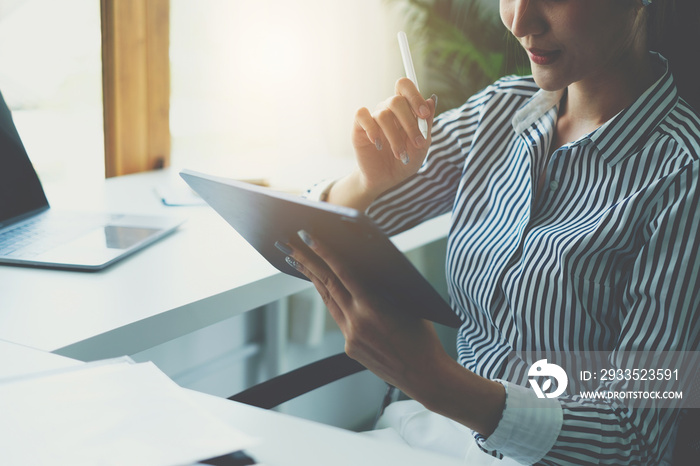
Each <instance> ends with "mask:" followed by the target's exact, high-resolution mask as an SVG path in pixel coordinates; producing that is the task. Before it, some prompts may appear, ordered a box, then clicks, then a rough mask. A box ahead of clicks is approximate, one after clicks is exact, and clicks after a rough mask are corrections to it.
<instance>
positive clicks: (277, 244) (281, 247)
mask: <svg viewBox="0 0 700 466" xmlns="http://www.w3.org/2000/svg"><path fill="white" fill-rule="evenodd" d="M275 247H276V248H277V249H279V250H280V251H282V253H283V254H286V255H288V256H289V255H292V254H294V250H292V248H290V247H289V246H288V245H286V244H284V243H280V242H279V241H275Z"/></svg>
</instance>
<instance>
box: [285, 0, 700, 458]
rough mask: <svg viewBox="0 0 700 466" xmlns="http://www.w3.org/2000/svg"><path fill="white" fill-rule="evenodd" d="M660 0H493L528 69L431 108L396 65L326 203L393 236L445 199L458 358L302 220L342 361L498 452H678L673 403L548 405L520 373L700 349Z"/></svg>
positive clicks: (684, 129)
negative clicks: (540, 363) (362, 213)
mask: <svg viewBox="0 0 700 466" xmlns="http://www.w3.org/2000/svg"><path fill="white" fill-rule="evenodd" d="M655 3H658V5H657V4H651V5H649V2H648V1H647V0H529V1H528V0H501V2H500V13H501V18H502V20H503V23H504V24H505V26H506V27H507V28H508V29H509V30H510V32H511V33H512V34H513V35H514V36H515V37H516V38H517V39H518V41H519V42H520V44H521V45H522V46H523V47H524V48H525V49H526V50H527V52H528V55H529V57H530V61H531V65H532V73H533V77H532V78H518V77H510V78H504V79H502V80H500V81H498V82H496V83H495V84H493V85H492V86H490V87H488V88H487V89H485V90H484V91H482V92H481V93H479V94H477V95H475V96H474V97H473V98H471V99H470V100H469V101H468V102H467V103H466V104H465V105H464V106H462V107H461V108H458V109H455V110H452V111H449V112H446V113H444V114H442V115H441V116H440V118H438V119H436V120H435V121H433V116H434V112H435V103H436V98H431V99H427V100H426V99H423V97H422V96H420V95H419V93H418V92H417V90H416V88H415V86H414V85H413V84H412V83H411V82H410V81H409V80H406V79H401V80H399V81H398V82H397V85H396V95H395V96H393V97H391V98H390V99H388V100H387V101H386V102H384V103H383V104H381V105H380V106H379V107H378V108H377V110H375V111H374V112H370V111H369V110H367V109H361V110H359V111H358V112H357V114H356V119H355V124H354V130H353V145H354V148H355V152H356V157H357V162H358V168H357V170H356V171H355V172H353V173H352V174H350V175H348V176H347V177H345V178H343V179H341V180H338V181H337V182H335V183H334V184H332V185H331V186H330V187H329V188H328V189H327V190H326V191H325V197H326V200H327V201H328V202H332V203H337V204H342V205H346V206H350V207H354V208H357V209H360V210H366V211H367V213H368V215H370V216H371V217H372V218H374V219H375V221H377V222H378V223H379V225H380V226H382V227H383V228H384V229H385V230H386V231H387V232H388V233H390V234H394V233H397V232H399V231H402V230H405V229H407V228H410V227H412V226H414V225H416V224H418V223H419V222H422V221H424V220H426V219H427V218H430V217H433V216H436V215H439V214H442V213H444V212H448V211H451V212H452V227H451V229H450V233H449V237H448V249H447V274H448V283H449V291H450V295H451V298H452V303H453V307H454V309H455V312H456V313H457V314H458V315H459V317H460V318H461V319H462V321H463V325H462V327H461V328H460V331H459V335H458V341H457V347H458V352H459V357H458V361H457V362H455V361H453V360H452V359H450V357H449V356H448V355H447V354H446V353H445V351H444V350H443V348H442V346H441V345H440V343H439V341H438V338H437V337H436V334H435V332H434V330H433V328H432V326H431V325H430V324H428V323H427V322H425V321H423V320H420V319H417V318H411V317H408V316H407V314H406V313H405V312H402V311H404V310H402V309H392V308H391V306H390V305H389V304H388V303H386V302H383V301H382V300H381V298H379V297H377V296H373V295H371V294H369V293H368V292H367V290H364V289H363V288H362V287H361V286H359V285H358V284H357V283H356V281H355V280H354V279H353V277H352V276H348V274H347V273H346V271H345V270H344V269H343V264H342V263H339V262H338V261H337V260H336V259H335V256H334V254H333V252H332V251H329V250H327V249H325V248H324V245H323V244H321V243H319V242H318V241H316V240H315V239H314V238H313V237H312V236H310V235H309V234H308V233H305V232H301V233H300V237H301V239H302V240H303V241H304V242H305V243H306V244H307V245H309V246H310V248H311V249H312V250H313V251H314V252H315V253H316V255H314V254H309V253H308V252H306V251H307V250H306V249H305V248H303V247H301V244H300V243H297V244H296V246H295V245H294V244H293V245H292V246H293V250H294V253H293V254H292V255H291V258H290V259H289V260H290V263H292V264H294V265H295V266H296V267H297V268H298V269H299V270H300V271H301V272H302V273H304V274H305V275H306V276H308V277H309V278H310V279H311V280H312V281H313V283H314V285H315V286H316V288H317V289H318V291H319V293H320V294H321V295H322V296H323V299H324V301H325V302H326V304H327V306H328V309H329V311H330V313H331V314H332V316H333V318H334V319H335V320H336V322H337V323H338V325H339V326H340V328H341V330H342V331H343V333H344V335H345V338H346V352H347V353H348V355H350V356H351V357H352V358H354V359H356V360H358V361H359V362H361V363H362V364H363V365H365V366H366V367H367V368H369V369H370V370H371V371H373V372H374V373H375V374H377V375H378V376H379V377H381V378H382V379H384V380H385V381H387V382H388V383H390V384H392V385H395V386H397V387H398V388H400V389H401V390H402V391H404V392H405V393H406V394H407V395H409V396H410V397H411V398H413V399H414V400H416V401H418V402H419V403H421V404H422V405H424V406H425V407H426V408H427V409H429V410H430V411H433V412H435V413H438V414H440V415H442V416H444V417H447V418H449V419H452V420H454V421H456V422H457V423H459V424H461V425H463V426H467V427H468V428H469V429H471V430H472V431H473V433H474V436H475V438H476V440H477V444H478V445H479V446H480V447H481V448H482V449H483V450H484V451H488V452H490V453H491V454H493V455H495V456H499V455H503V456H505V457H510V458H512V459H514V460H516V461H518V462H520V463H543V464H562V463H577V464H581V463H598V462H600V463H610V464H659V463H664V462H668V461H670V459H671V454H672V451H673V447H674V443H675V435H676V430H677V425H678V422H679V417H680V415H681V411H680V410H678V409H661V408H658V409H657V407H656V405H652V407H651V408H648V407H647V408H645V409H635V408H634V407H632V406H630V405H628V404H627V403H625V402H624V401H600V400H599V401H596V400H583V399H581V397H579V396H576V395H575V394H573V393H574V392H573V391H568V392H566V393H565V394H564V395H562V396H559V397H558V398H547V399H543V400H539V401H540V402H541V403H544V404H545V405H546V408H545V409H521V408H523V407H528V406H530V405H531V404H532V403H534V402H535V401H538V398H537V397H536V395H535V392H534V391H533V390H532V389H531V388H530V387H528V386H526V384H527V377H528V370H529V369H530V368H531V367H532V363H533V362H534V361H533V358H532V357H530V354H529V352H531V351H560V352H564V353H566V354H578V353H580V352H586V351H595V352H605V353H606V354H608V355H609V356H608V362H609V363H610V364H611V365H612V367H618V368H623V369H627V367H623V365H624V364H625V360H624V359H623V357H622V354H623V352H625V351H637V352H644V351H648V352H652V351H653V352H659V351H668V352H670V351H674V352H689V351H697V350H698V342H699V341H700V329H699V328H698V325H699V324H698V308H699V307H700V261H699V260H697V259H698V249H699V248H700V239H699V238H700V236H699V234H700V216H699V215H697V214H696V213H697V212H698V209H699V208H700V189H699V188H698V179H699V178H698V175H699V172H700V160H699V158H700V119H699V118H698V114H697V113H696V112H695V111H694V110H693V109H692V108H691V106H690V105H689V104H688V103H687V102H686V101H685V100H683V99H682V98H680V97H679V95H678V91H677V88H676V85H675V81H674V76H673V74H672V73H671V72H670V71H669V69H668V62H667V61H666V59H664V58H663V57H662V56H661V55H658V54H655V53H650V52H649V50H650V39H649V38H650V37H656V36H654V34H652V32H651V28H652V21H654V20H655V15H657V14H659V11H660V10H661V8H662V7H663V6H664V5H662V4H665V5H670V7H669V8H670V9H672V8H673V4H672V3H673V2H671V1H670V0H668V1H667V2H663V0H657V2H655ZM689 3H691V2H686V3H685V4H684V5H688V4H689ZM681 6H683V5H681V3H680V2H678V5H676V8H678V11H677V13H678V14H683V9H682V8H681ZM684 8H685V6H684ZM688 8H696V7H693V6H690V7H688ZM695 12H696V13H697V8H696V10H695ZM686 18H687V13H686ZM694 20H695V21H696V22H695V23H694V24H696V26H697V25H700V23H698V22H697V16H695V19H694ZM664 37H665V36H664ZM662 38H663V37H662ZM653 40H657V39H653ZM662 43H663V42H662ZM664 47H667V48H669V49H672V47H675V45H669V44H667V43H664ZM657 50H658V49H657ZM680 56H681V57H683V54H682V53H681V54H680ZM694 56H695V58H694V59H695V60H696V59H697V55H694ZM684 58H686V59H689V57H684ZM678 64H679V66H678V69H679V70H680V69H681V68H682V67H681V66H680V65H681V64H682V63H680V62H679V63H678ZM671 68H672V69H673V70H675V69H676V63H674V62H672V63H671ZM683 79H684V80H685V79H686V76H683ZM684 82H685V81H684ZM416 117H421V118H425V119H427V120H428V122H429V125H430V127H431V133H430V136H429V138H428V139H427V140H425V139H424V138H423V137H422V136H421V134H420V131H419V130H418V126H417V123H416ZM579 363H581V361H579ZM574 382H575V381H574ZM597 383H598V384H599V385H600V386H601V387H602V386H603V385H604V384H603V382H597ZM620 387H621V385H616V382H614V381H613V382H612V383H608V384H607V385H606V386H605V388H606V389H610V388H612V389H615V388H620ZM543 390H544V389H543ZM463 441H464V442H465V443H467V442H468V441H469V439H467V438H465V439H464V440H463Z"/></svg>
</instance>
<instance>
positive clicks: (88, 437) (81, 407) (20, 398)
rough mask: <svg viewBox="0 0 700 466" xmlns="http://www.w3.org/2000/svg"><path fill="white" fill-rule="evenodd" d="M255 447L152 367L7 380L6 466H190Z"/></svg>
mask: <svg viewBox="0 0 700 466" xmlns="http://www.w3.org/2000/svg"><path fill="white" fill-rule="evenodd" d="M252 443H255V441H254V440H253V439H251V438H250V437H248V436H246V435H245V434H243V433H241V432H239V431H237V430H235V429H233V428H231V427H229V426H228V425H227V424H225V423H224V422H223V421H220V420H219V419H217V418H216V417H214V416H212V415H210V414H208V413H205V412H204V411H202V410H200V409H199V408H198V407H197V406H196V405H195V404H194V403H192V402H191V401H190V399H189V397H187V393H186V392H184V389H182V388H181V387H179V386H178V385H177V384H175V383H174V382H172V381H171V380H170V379H169V378H168V377H167V376H166V375H165V374H163V373H162V372H161V371H160V370H159V369H158V368H157V367H156V366H155V365H153V364H152V363H142V364H130V363H129V362H126V361H117V362H114V363H111V364H106V365H91V364H88V365H86V366H84V367H82V368H72V369H68V370H66V371H64V372H61V373H58V374H56V373H54V374H52V375H46V376H42V377H33V378H27V379H20V380H14V381H10V382H5V383H0V464H13V465H23V464H28V465H29V464H31V465H35V464H52V465H55V464H71V465H82V464H85V465H95V464H120V465H121V464H129V465H141V464H142V465H149V466H152V465H173V464H191V463H194V462H196V461H198V460H203V459H207V458H211V457H215V456H220V455H223V454H227V453H230V452H233V451H236V450H240V449H244V448H246V447H248V446H250V445H251V444H252Z"/></svg>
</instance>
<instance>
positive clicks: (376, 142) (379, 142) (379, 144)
mask: <svg viewBox="0 0 700 466" xmlns="http://www.w3.org/2000/svg"><path fill="white" fill-rule="evenodd" d="M374 146H375V147H376V148H377V150H382V140H381V139H379V138H377V139H375V140H374Z"/></svg>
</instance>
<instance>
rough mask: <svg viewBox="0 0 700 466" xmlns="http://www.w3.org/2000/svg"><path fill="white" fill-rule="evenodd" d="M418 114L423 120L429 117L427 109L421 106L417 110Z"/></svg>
mask: <svg viewBox="0 0 700 466" xmlns="http://www.w3.org/2000/svg"><path fill="white" fill-rule="evenodd" d="M418 113H419V114H420V116H421V117H423V118H428V117H429V116H430V110H429V109H428V107H427V106H426V105H421V106H420V108H419V109H418Z"/></svg>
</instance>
